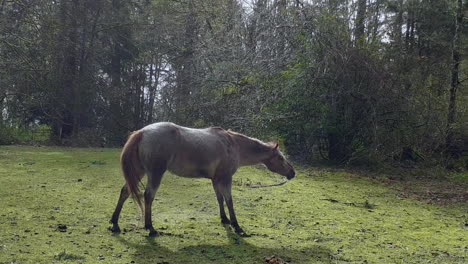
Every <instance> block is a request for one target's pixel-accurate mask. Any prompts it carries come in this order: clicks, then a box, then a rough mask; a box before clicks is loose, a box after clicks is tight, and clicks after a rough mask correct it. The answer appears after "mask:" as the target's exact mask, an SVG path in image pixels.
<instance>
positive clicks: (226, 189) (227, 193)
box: [217, 176, 246, 236]
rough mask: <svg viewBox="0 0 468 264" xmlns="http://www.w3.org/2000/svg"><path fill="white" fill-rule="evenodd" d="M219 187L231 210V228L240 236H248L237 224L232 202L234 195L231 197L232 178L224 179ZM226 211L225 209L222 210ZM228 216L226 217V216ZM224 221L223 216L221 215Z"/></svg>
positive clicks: (219, 183)
mask: <svg viewBox="0 0 468 264" xmlns="http://www.w3.org/2000/svg"><path fill="white" fill-rule="evenodd" d="M217 185H218V188H219V189H218V190H219V191H220V193H221V194H222V196H223V198H224V200H225V201H226V205H227V207H228V210H229V218H230V219H231V221H230V222H231V226H232V227H233V228H234V231H235V232H236V233H237V234H239V235H244V236H246V233H245V232H244V230H242V228H241V227H240V226H239V223H238V222H237V217H236V213H235V212H234V203H233V201H232V195H231V188H232V176H229V177H224V178H221V179H220V180H219V182H217ZM222 211H224V208H223V209H222ZM225 216H226V215H225ZM221 219H222V215H221Z"/></svg>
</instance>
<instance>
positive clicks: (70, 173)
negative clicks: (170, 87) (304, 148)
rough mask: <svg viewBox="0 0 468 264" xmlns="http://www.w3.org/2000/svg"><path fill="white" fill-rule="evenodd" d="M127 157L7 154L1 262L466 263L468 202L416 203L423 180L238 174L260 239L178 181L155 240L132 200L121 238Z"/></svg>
mask: <svg viewBox="0 0 468 264" xmlns="http://www.w3.org/2000/svg"><path fill="white" fill-rule="evenodd" d="M118 158H119V151H118V150H116V149H68V148H48V147H14V146H12V147H0V263H161V264H162V263H164V264H168V263H171V264H173V263H243V264H244V263H265V258H267V257H271V256H277V257H278V258H280V259H281V260H283V261H286V262H288V263H468V227H467V226H468V213H467V212H468V205H467V203H466V202H457V200H454V202H450V203H445V204H443V205H441V204H438V205H435V204H431V203H429V202H428V201H429V200H428V199H426V198H424V197H422V198H421V199H420V200H418V197H421V196H418V195H417V192H416V191H417V190H420V192H419V193H425V192H424V190H422V189H424V188H425V187H421V186H419V185H417V183H416V182H415V183H414V185H415V186H414V188H412V187H411V186H412V185H413V184H412V183H411V184H409V185H408V184H406V185H404V186H403V185H399V184H398V183H397V184H388V183H385V181H381V180H375V179H374V180H371V179H368V178H363V177H359V175H358V174H355V173H350V172H345V171H330V170H323V169H314V168H310V169H301V170H298V171H299V173H298V177H297V178H296V179H294V180H293V181H291V182H289V183H288V184H286V185H283V186H278V187H269V188H250V187H249V186H250V185H252V184H258V183H262V184H269V183H276V182H280V181H282V178H281V177H280V176H277V175H273V174H271V173H269V172H268V171H266V170H263V169H259V168H252V167H251V168H242V169H240V170H239V171H238V173H237V174H236V176H235V182H234V187H233V196H234V202H235V207H236V209H237V215H238V219H239V223H240V225H241V226H242V227H243V228H244V230H246V232H248V233H250V234H251V237H245V238H244V237H238V236H237V235H235V234H234V233H233V232H232V230H231V229H230V228H228V227H224V226H223V225H221V223H220V220H219V216H218V207H217V203H216V199H215V195H214V192H213V190H212V188H211V184H210V182H209V181H208V180H206V179H197V180H193V179H185V178H179V177H175V176H173V175H170V174H167V175H166V176H165V178H164V180H163V183H162V185H161V187H160V189H159V191H158V193H157V195H156V201H155V203H154V204H153V208H154V210H153V214H154V215H153V220H154V226H155V228H156V229H158V230H159V231H161V232H162V235H161V236H159V237H156V238H148V237H147V231H145V230H143V228H142V227H143V223H142V220H141V215H140V213H139V210H138V209H137V207H136V205H135V204H134V203H133V202H131V201H129V202H127V203H126V204H125V206H124V209H123V212H122V215H121V221H120V227H121V228H122V230H123V231H124V232H122V233H121V234H119V235H113V234H111V233H110V232H109V231H108V230H107V228H108V227H109V226H110V224H109V223H108V221H109V219H110V216H111V214H112V212H113V209H114V206H115V203H116V201H117V198H118V194H119V190H120V187H121V186H122V185H123V177H122V175H121V173H120V171H119V165H118ZM464 186H466V185H464ZM428 188H429V187H428ZM412 191H413V192H412ZM464 191H466V189H465V190H463V189H462V190H461V192H464ZM462 195H463V194H462ZM421 200H422V201H421ZM271 263H281V261H276V262H275V261H273V260H271Z"/></svg>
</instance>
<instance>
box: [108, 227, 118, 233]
mask: <svg viewBox="0 0 468 264" xmlns="http://www.w3.org/2000/svg"><path fill="white" fill-rule="evenodd" d="M108 230H109V231H111V232H112V233H120V228H119V226H112V227H109V228H108Z"/></svg>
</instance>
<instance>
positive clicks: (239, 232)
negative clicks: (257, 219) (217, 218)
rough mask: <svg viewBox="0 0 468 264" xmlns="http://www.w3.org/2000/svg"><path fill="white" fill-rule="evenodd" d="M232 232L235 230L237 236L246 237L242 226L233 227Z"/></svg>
mask: <svg viewBox="0 0 468 264" xmlns="http://www.w3.org/2000/svg"><path fill="white" fill-rule="evenodd" d="M234 232H236V234H238V235H239V236H242V237H246V236H248V235H247V234H246V233H245V231H244V230H242V228H240V227H235V228H234Z"/></svg>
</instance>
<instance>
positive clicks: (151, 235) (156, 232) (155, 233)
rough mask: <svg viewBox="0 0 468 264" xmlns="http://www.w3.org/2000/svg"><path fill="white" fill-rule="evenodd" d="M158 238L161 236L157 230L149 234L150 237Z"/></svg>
mask: <svg viewBox="0 0 468 264" xmlns="http://www.w3.org/2000/svg"><path fill="white" fill-rule="evenodd" d="M157 236H159V233H158V231H156V230H152V231H150V232H149V234H148V237H157Z"/></svg>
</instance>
